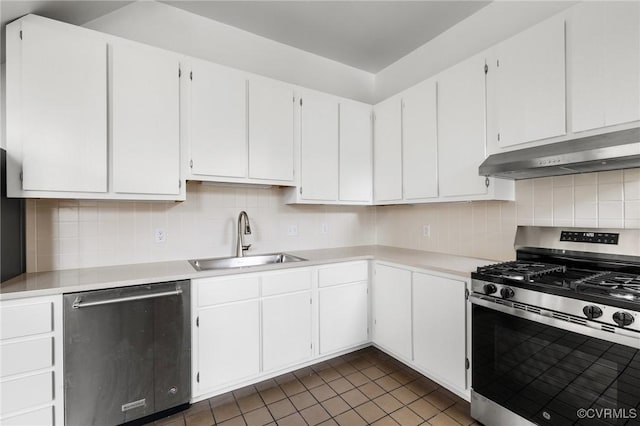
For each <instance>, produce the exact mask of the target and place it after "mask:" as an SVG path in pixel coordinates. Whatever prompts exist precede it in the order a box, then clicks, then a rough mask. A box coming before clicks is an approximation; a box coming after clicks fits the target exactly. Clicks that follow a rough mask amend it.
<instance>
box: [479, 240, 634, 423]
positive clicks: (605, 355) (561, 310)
mask: <svg viewBox="0 0 640 426" xmlns="http://www.w3.org/2000/svg"><path fill="white" fill-rule="evenodd" d="M516 253H517V260H516V261H513V262H506V263H501V264H496V265H490V266H486V267H481V268H478V270H477V272H475V273H473V274H472V293H471V295H470V297H469V299H470V301H471V302H472V396H471V415H472V417H474V418H475V419H477V420H479V421H480V422H481V423H483V424H485V425H490V426H499V425H505V426H515V425H530V424H538V425H573V424H584V425H587V424H590V425H595V424H597V425H600V424H601V425H606V424H614V425H640V230H632V229H576V228H571V229H565V228H562V229H561V228H553V227H519V228H518V231H517V234H516Z"/></svg>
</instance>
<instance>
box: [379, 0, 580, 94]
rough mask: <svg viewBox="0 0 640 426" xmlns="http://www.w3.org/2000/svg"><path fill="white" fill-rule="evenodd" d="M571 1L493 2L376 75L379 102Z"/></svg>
mask: <svg viewBox="0 0 640 426" xmlns="http://www.w3.org/2000/svg"><path fill="white" fill-rule="evenodd" d="M575 3H576V2H574V1H494V2H492V3H490V4H489V5H488V6H485V7H484V8H482V9H480V10H479V11H478V12H476V13H474V14H473V15H471V16H469V17H468V18H467V19H465V20H463V21H461V22H460V23H458V24H457V25H454V26H453V27H451V28H450V29H448V30H447V31H445V32H444V33H442V34H440V35H439V36H438V37H436V38H434V39H433V40H431V41H429V42H428V43H426V44H424V45H422V46H420V47H419V48H417V49H416V50H414V51H413V52H411V53H409V54H408V55H406V56H404V57H403V58H401V59H399V60H398V61H396V62H394V63H393V64H391V65H389V66H388V67H386V68H384V69H383V70H381V71H380V72H378V73H377V74H376V76H375V84H374V94H373V99H374V102H375V103H377V102H380V101H382V100H384V99H386V98H388V97H389V96H391V95H394V94H396V93H398V92H400V91H402V90H404V89H406V88H408V87H411V86H413V85H414V84H417V83H419V82H421V81H422V80H425V79H427V78H429V77H431V76H433V75H435V74H437V73H439V72H440V71H442V70H445V69H447V68H449V67H450V66H452V65H455V64H456V63H458V62H460V61H462V60H464V59H466V58H469V57H471V56H473V55H475V54H476V53H479V52H482V51H483V50H485V49H487V48H489V47H491V46H493V45H494V44H496V43H498V42H500V41H502V40H505V39H507V38H509V37H511V36H513V35H515V34H517V33H519V32H521V31H523V30H524V29H526V28H528V27H530V26H532V25H534V24H537V23H538V22H541V21H543V20H544V19H546V18H548V17H550V16H552V15H555V14H556V13H559V12H560V11H562V10H564V9H566V8H568V7H570V6H572V5H573V4H575Z"/></svg>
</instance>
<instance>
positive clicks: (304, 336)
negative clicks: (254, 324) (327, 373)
mask: <svg viewBox="0 0 640 426" xmlns="http://www.w3.org/2000/svg"><path fill="white" fill-rule="evenodd" d="M310 302H311V292H308V291H306V292H302V293H295V294H288V295H285V296H274V297H270V298H265V299H263V300H262V357H263V358H262V363H263V364H262V365H263V367H264V371H270V370H277V369H278V368H284V367H287V366H290V365H293V364H296V363H299V362H302V361H305V360H308V359H309V358H310V357H311V303H310Z"/></svg>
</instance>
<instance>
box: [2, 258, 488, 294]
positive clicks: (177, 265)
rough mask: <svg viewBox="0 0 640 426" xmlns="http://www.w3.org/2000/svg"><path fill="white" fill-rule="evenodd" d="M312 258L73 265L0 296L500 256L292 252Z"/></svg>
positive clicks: (6, 288) (448, 269) (24, 280)
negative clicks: (204, 266) (202, 264)
mask: <svg viewBox="0 0 640 426" xmlns="http://www.w3.org/2000/svg"><path fill="white" fill-rule="evenodd" d="M287 253H290V254H292V255H294V256H298V257H302V258H305V259H308V260H307V261H304V262H294V263H285V264H271V265H264V266H253V267H246V268H235V269H224V270H212V271H196V270H195V269H194V268H193V267H192V266H191V264H189V262H187V261H186V260H180V261H170V262H157V263H140V264H131V265H118V266H106V267H98V268H81V269H69V270H62V271H51V272H35V273H28V274H22V275H20V276H17V277H15V278H12V279H11V280H8V281H6V282H4V283H2V284H0V300H10V299H18V298H23V297H35V296H50V295H55V294H61V293H73V292H77V291H88V290H100V289H105V288H114V287H124V286H130V285H138V284H149V283H155V282H165V281H175V280H186V279H195V278H206V277H214V276H223V275H235V274H242V273H248V272H260V271H271V270H278V269H286V268H295V267H305V266H314V265H322V264H327V263H337V262H347V261H353V260H371V259H375V260H379V261H383V262H390V263H398V264H401V265H405V266H408V267H413V268H418V269H426V270H430V271H434V272H441V273H446V274H450V275H456V276H460V277H463V278H468V277H469V276H470V274H471V272H472V271H475V270H476V268H477V267H478V266H482V265H487V264H491V263H496V261H495V260H488V259H479V258H473V257H464V256H455V255H450V254H443V253H434V252H428V251H421V250H410V249H402V248H396V247H388V246H356V247H340V248H330V249H319V250H304V251H290V252H289V251H288V252H287Z"/></svg>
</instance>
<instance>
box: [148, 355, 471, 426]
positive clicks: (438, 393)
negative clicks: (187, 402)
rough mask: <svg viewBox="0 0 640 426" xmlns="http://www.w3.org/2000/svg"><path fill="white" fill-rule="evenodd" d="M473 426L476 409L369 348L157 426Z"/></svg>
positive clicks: (220, 399)
mask: <svg viewBox="0 0 640 426" xmlns="http://www.w3.org/2000/svg"><path fill="white" fill-rule="evenodd" d="M275 424H278V425H283V426H284V425H286V426H288V425H319V424H322V425H341V426H358V425H367V424H375V425H398V424H400V425H406V426H413V425H420V424H422V425H433V426H449V425H451V426H458V425H465V426H467V425H472V424H476V423H474V420H473V419H472V418H471V416H470V415H469V403H468V402H466V401H464V400H463V399H461V398H459V397H458V396H456V395H454V394H453V393H451V392H449V391H448V390H446V389H444V388H441V387H440V386H438V384H436V383H435V382H433V381H431V380H429V379H427V378H426V377H424V376H422V375H421V374H420V373H418V372H416V371H414V370H412V369H410V368H408V367H407V366H405V365H404V364H402V363H400V362H398V361H396V360H394V359H393V358H391V357H390V356H388V355H386V354H385V353H383V352H381V351H379V350H377V349H375V348H373V347H369V348H365V349H362V350H359V351H356V352H353V353H350V354H347V355H343V356H340V357H337V358H333V359H330V360H328V361H324V362H321V363H318V364H315V365H312V366H311V367H306V368H302V369H300V370H297V371H294V372H293V373H288V374H284V375H282V376H279V377H276V378H274V379H270V380H266V381H264V382H261V383H258V384H256V385H253V386H247V387H245V388H242V389H239V390H236V391H234V392H229V393H226V394H224V395H220V396H217V397H214V398H211V399H208V400H205V401H201V402H198V403H196V404H193V405H192V406H191V407H190V408H189V409H188V410H186V411H183V412H182V413H178V414H175V415H173V416H171V417H167V418H165V419H162V420H158V421H156V422H155V425H157V426H212V425H229V426H234V425H248V426H253V425H275Z"/></svg>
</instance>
